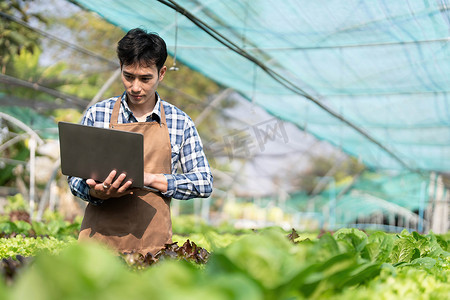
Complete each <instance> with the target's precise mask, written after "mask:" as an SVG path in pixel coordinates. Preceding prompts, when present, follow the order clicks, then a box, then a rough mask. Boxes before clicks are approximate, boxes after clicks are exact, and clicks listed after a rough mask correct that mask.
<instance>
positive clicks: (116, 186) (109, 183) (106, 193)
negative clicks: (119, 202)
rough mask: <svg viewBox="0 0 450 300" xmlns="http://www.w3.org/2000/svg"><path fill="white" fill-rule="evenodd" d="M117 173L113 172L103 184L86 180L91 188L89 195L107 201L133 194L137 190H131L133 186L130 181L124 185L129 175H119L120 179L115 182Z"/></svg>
mask: <svg viewBox="0 0 450 300" xmlns="http://www.w3.org/2000/svg"><path fill="white" fill-rule="evenodd" d="M116 173H117V171H115V170H113V171H111V173H109V175H108V177H107V178H106V179H105V181H104V182H101V183H98V182H97V181H95V180H94V179H88V180H86V183H87V185H88V186H89V194H90V195H91V196H92V197H95V198H98V199H102V200H106V199H109V198H117V197H121V196H124V195H128V194H131V193H133V191H134V190H136V189H129V188H130V187H131V184H132V182H131V181H130V180H128V181H127V182H125V183H124V184H122V182H123V181H124V179H125V178H126V177H127V175H126V174H124V173H122V174H120V175H119V177H117V179H116V180H114V177H115V176H116ZM113 180H114V182H113Z"/></svg>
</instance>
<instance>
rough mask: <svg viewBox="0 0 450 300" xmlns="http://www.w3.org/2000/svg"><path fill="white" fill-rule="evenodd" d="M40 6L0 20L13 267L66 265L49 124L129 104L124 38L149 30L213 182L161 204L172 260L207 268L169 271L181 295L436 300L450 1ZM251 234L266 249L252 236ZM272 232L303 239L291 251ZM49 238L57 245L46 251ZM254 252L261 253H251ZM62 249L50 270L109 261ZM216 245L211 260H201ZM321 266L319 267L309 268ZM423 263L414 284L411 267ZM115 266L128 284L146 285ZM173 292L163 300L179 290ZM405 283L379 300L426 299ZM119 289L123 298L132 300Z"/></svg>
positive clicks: (1, 158)
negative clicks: (47, 254) (120, 48)
mask: <svg viewBox="0 0 450 300" xmlns="http://www.w3.org/2000/svg"><path fill="white" fill-rule="evenodd" d="M36 2H37V3H31V4H30V3H27V1H20V0H13V1H11V3H9V4H7V3H5V4H4V5H3V4H2V5H3V6H1V11H0V19H1V20H2V24H0V28H1V31H4V37H3V36H2V39H3V41H1V42H0V51H1V52H0V68H1V72H0V150H1V151H0V153H1V154H0V170H1V171H0V208H1V209H0V214H1V215H2V218H3V219H4V220H3V219H2V222H0V227H1V228H2V232H3V233H2V236H0V238H5V239H6V240H8V238H10V239H9V240H8V241H5V245H11V243H16V242H17V243H19V244H20V243H21V240H20V238H19V241H16V240H13V239H15V238H17V236H19V235H23V236H24V237H23V238H25V239H27V238H29V237H30V236H31V237H33V238H35V239H34V240H33V241H32V242H30V243H31V244H29V245H31V246H29V248H26V247H25V248H24V250H23V251H24V252H23V253H19V254H20V255H23V256H35V255H36V253H37V252H34V249H37V248H47V247H48V248H49V250H50V251H53V252H59V251H60V249H63V248H65V247H66V246H64V245H66V243H67V244H72V243H73V242H74V240H75V239H76V237H77V235H78V233H79V230H80V226H81V219H82V217H83V213H84V211H85V208H86V201H82V200H81V199H80V198H79V197H76V196H74V195H73V194H72V193H71V191H70V189H69V187H68V183H67V177H66V176H65V175H64V174H62V173H61V161H60V153H59V136H58V122H61V121H63V122H71V123H79V122H80V121H81V119H82V116H83V114H84V113H85V112H86V110H87V109H88V108H89V107H91V106H92V105H94V104H95V103H98V102H99V101H101V100H103V99H107V98H109V97H112V96H115V95H119V94H120V93H122V92H123V86H121V85H120V83H121V82H120V77H121V76H122V75H123V74H122V67H121V66H120V65H119V61H118V60H117V54H116V45H117V41H118V40H119V39H120V38H121V37H122V36H123V35H124V34H125V33H126V32H128V31H129V30H131V29H133V28H141V29H144V30H145V31H147V32H153V33H156V34H157V35H159V36H160V37H161V38H162V39H163V40H164V41H165V42H166V45H167V51H168V54H169V58H168V60H167V61H166V66H167V72H166V75H165V79H164V81H163V82H161V83H160V86H159V87H158V93H159V94H160V95H161V97H162V98H163V99H164V100H166V101H168V102H170V103H172V104H174V105H175V106H177V107H180V108H181V109H182V110H183V111H186V112H187V113H188V114H189V116H190V118H192V121H193V123H195V126H196V128H197V129H198V133H199V135H200V137H201V139H202V143H203V149H204V151H205V154H206V157H207V158H208V161H209V164H210V166H211V170H212V175H213V177H214V189H213V192H212V194H211V195H210V196H209V197H207V198H206V199H192V200H189V201H178V200H176V199H174V200H172V202H171V204H170V213H171V215H172V221H173V233H174V241H177V242H179V243H180V244H182V241H184V240H186V237H188V238H189V239H188V240H187V242H186V243H185V244H184V245H183V247H180V248H176V247H178V246H176V247H175V248H176V249H175V248H174V246H173V245H172V248H170V249H169V248H166V249H165V252H164V253H165V254H167V255H168V256H170V255H172V256H176V255H180V254H173V253H176V251H184V252H183V253H184V254H183V255H185V256H184V258H183V259H186V257H187V256H186V255H187V254H186V253H187V252H189V251H193V253H195V255H194V254H192V255H190V256H189V259H190V260H195V262H196V263H199V264H203V263H205V264H206V267H205V269H206V272H205V273H200V272H197V271H198V269H195V271H193V269H190V268H189V267H186V268H185V269H176V270H177V271H179V272H180V274H185V275H186V277H189V276H192V278H195V280H197V282H196V283H194V281H189V283H187V281H185V282H184V283H186V286H190V287H191V291H192V292H193V294H192V295H195V296H197V297H199V298H200V299H202V297H210V298H209V299H216V298H217V299H238V298H239V297H242V298H244V297H246V299H248V298H250V299H277V293H278V292H279V293H280V294H279V295H282V298H280V299H305V298H311V299H323V298H326V299H328V298H333V299H340V298H342V299H345V298H346V297H354V298H357V299H366V296H367V295H368V294H369V293H371V291H372V293H373V291H374V290H378V289H384V288H385V287H386V286H388V285H389V279H388V278H390V277H391V276H392V278H393V277H395V276H396V275H398V277H396V278H397V279H396V280H398V282H401V281H402V280H404V281H405V282H408V283H411V282H409V281H407V280H409V279H408V278H414V279H413V280H414V282H422V284H423V286H421V287H419V288H418V289H421V291H422V292H423V291H426V296H424V298H423V299H430V298H431V299H433V297H434V296H435V295H434V294H433V292H431V289H428V288H427V287H426V284H428V283H424V281H423V278H424V277H423V276H425V275H424V274H425V273H426V272H428V273H427V274H432V275H433V276H432V279H430V280H431V281H432V283H429V284H430V286H431V285H435V286H436V295H437V296H442V295H444V294H445V293H446V292H448V291H449V290H450V287H449V286H448V280H445V279H443V278H444V277H446V275H445V274H447V273H448V260H449V257H450V254H449V252H448V251H450V248H449V247H450V240H449V239H448V232H449V229H450V210H449V208H450V191H449V189H450V94H449V93H450V45H449V38H450V1H447V0H436V1H416V0H407V1H388V0H376V1H366V0H349V1H337V0H329V1H306V0H286V1H273V0H255V1H250V0H227V1H219V0H181V1H173V0H152V1H142V0H127V1H124V0H115V1H106V0H89V1H85V0H52V1H50V2H49V3H44V2H45V1H36ZM103 186H104V185H103ZM18 208H20V209H19V210H18ZM56 220H58V221H56ZM52 222H53V223H52ZM58 222H59V223H58ZM51 224H53V225H51ZM52 226H53V227H52ZM258 230H260V231H261V232H262V233H261V236H257V237H249V238H248V239H246V238H247V235H249V233H251V232H258ZM277 230H280V231H284V232H288V233H290V235H289V236H290V238H291V239H292V241H294V243H296V245H297V244H298V243H299V241H303V242H304V243H302V242H300V244H301V245H300V246H299V247H298V248H295V250H293V249H292V248H291V247H292V245H287V244H285V243H284V240H283V241H280V239H279V237H278V236H277V234H278V233H277ZM229 232H232V234H230V235H228V234H229ZM297 233H298V234H299V236H298V235H297V236H296V234H297ZM372 233H373V234H372ZM241 235H242V236H245V238H243V239H242V241H241V240H240V239H239V236H241ZM40 236H41V237H46V238H47V237H50V238H52V239H53V238H54V240H51V242H45V243H42V244H41V241H39V238H40ZM299 237H300V238H299ZM67 238H68V240H67ZM189 240H190V241H191V242H192V241H195V242H196V244H195V243H193V245H191V244H190V243H189ZM237 241H239V242H237ZM305 241H306V242H305ZM27 243H28V241H27ZM257 243H261V247H265V249H267V252H265V253H263V251H264V250H261V249H260V250H258V249H256V250H255V249H253V247H254V245H255V244H257ZM272 243H279V245H280V248H279V249H278V250H277V249H276V247H274V246H273V245H272ZM405 245H407V246H405ZM197 246H198V247H199V248H197ZM297 246H298V245H297ZM8 247H10V248H14V247H15V248H20V247H22V246H15V244H14V245H13V246H8ZM202 247H203V248H202ZM353 247H354V248H353ZM426 247H428V248H426ZM425 248H426V249H425ZM5 249H6V250H5V251H4V252H3V253H2V258H5V262H4V266H3V269H2V271H3V270H6V267H5V266H6V264H8V268H10V269H11V268H12V269H14V268H13V267H11V266H12V265H14V263H11V262H8V263H7V262H6V258H7V257H9V256H13V255H15V254H17V253H13V252H11V253H9V252H8V251H9V250H8V249H9V248H5ZM30 249H31V250H30ZM186 249H189V250H186ZM193 249H194V250H193ZM205 249H206V250H205ZM299 249H301V250H299ZM424 249H425V250H424ZM430 249H431V250H430ZM432 249H434V250H432ZM436 249H438V250H436ZM0 250H1V249H0ZM68 251H69V252H65V253H66V254H63V255H62V256H61V257H59V256H58V259H61V261H59V263H60V264H61V265H64V264H70V263H71V262H70V259H68V257H70V255H74V256H75V255H79V253H82V251H86V252H85V255H91V254H92V253H94V254H95V253H97V254H96V255H98V256H101V255H102V254H101V250H98V249H95V248H92V249H87V248H86V249H81V250H73V249H72V250H70V249H69V250H68ZM70 251H73V252H70ZM77 251H79V252H77ZM89 251H91V252H92V253H90V252H89ZM96 251H98V252H96ZM208 251H211V260H212V261H213V263H209V262H208V263H206V261H207V260H208V258H209V256H208V255H209V254H210V253H209V252H208ZM240 251H243V252H242V253H249V254H248V255H251V256H253V255H255V256H258V255H260V256H258V259H261V261H263V260H265V259H267V260H268V261H272V259H273V257H272V255H274V256H276V257H277V262H276V263H274V265H273V266H272V267H274V266H275V265H276V264H278V265H277V267H276V268H278V267H279V268H280V269H277V270H271V269H270V268H271V266H270V264H269V263H268V264H266V265H264V263H265V262H267V261H264V263H263V262H261V261H260V262H261V264H263V265H264V266H262V265H260V267H261V266H262V269H263V271H266V273H264V272H263V273H264V274H266V275H267V278H271V279H267V278H260V277H258V276H262V275H261V274H262V273H261V274H257V273H254V272H253V271H254V270H253V269H252V268H253V267H254V266H257V263H256V262H255V264H254V265H253V266H251V263H252V262H250V261H249V262H248V264H249V265H248V266H247V267H248V268H249V269H252V270H253V271H248V270H247V271H245V270H246V269H245V268H246V267H242V266H243V265H246V263H247V262H246V261H245V259H243V258H241V257H240V255H239V253H241V252H240ZM245 251H248V252H245ZM258 251H260V252H258ZM284 251H285V252H284ZM88 252H89V253H88ZM316 252H317V253H323V254H324V257H326V259H325V258H324V260H321V259H320V258H317V261H315V260H314V259H315V258H314V259H310V260H309V261H308V257H310V256H308V255H313V254H314V253H316ZM8 253H9V254H8ZM70 253H71V254H70ZM77 253H78V254H77ZM178 253H180V252H178ZM206 253H207V254H208V255H206ZM215 253H217V254H216V256H215ZM250 253H251V254H250ZM274 253H276V254H274ZM287 253H289V255H288V254H287ZM349 253H353V254H355V253H356V256H357V257H353V256H350V255H349ZM94 254H92V255H94ZM290 254H292V256H290ZM64 255H66V258H64ZM122 255H123V253H122ZM346 255H348V256H346ZM269 256H270V257H271V258H270V259H269V258H268V257H269ZM338 256H339V258H338ZM64 259H66V261H64ZM139 259H142V260H141V261H139ZM139 259H136V257H131V256H126V257H125V260H126V261H127V263H128V264H133V267H135V268H137V269H142V268H144V265H145V267H147V266H146V264H149V262H151V263H153V262H157V261H158V257H157V258H156V259H155V257H153V256H152V257H151V258H149V257H147V256H145V257H140V258H139ZM327 259H329V260H327ZM333 259H334V260H333ZM161 260H163V259H161ZM295 260H301V261H302V262H303V263H304V264H307V263H311V265H308V268H309V269H308V270H309V271H308V270H307V269H301V268H296V267H292V268H290V267H289V266H291V264H292V265H294V264H295V263H294V261H295ZM130 261H132V263H130ZM338 261H339V262H341V263H342V264H343V265H344V264H346V265H348V266H349V267H348V268H344V267H342V268H343V269H342V270H341V271H342V272H343V273H345V274H347V275H348V276H349V277H345V278H346V279H345V280H344V279H339V280H338V279H337V278H338V277H339V276H338V275H339V271H336V272H337V273H336V274H334V273H333V274H334V275H333V274H331V273H332V272H331V271H330V272H331V273H330V274H331V275H329V277H327V276H328V275H326V274H325V273H326V272H325V271H324V270H325V269H326V270H331V269H327V268H328V267H329V266H333V264H334V263H336V268H341V267H338V266H337V264H338V263H337V262H338ZM136 262H137V263H138V264H139V265H138V266H137V267H136V265H135V264H136ZM101 263H104V264H108V263H109V262H107V259H105V261H103V262H101ZM151 263H150V264H151ZM46 264H47V265H46ZM227 264H228V265H227ZM386 264H389V265H390V266H391V267H392V268H391V269H388V268H387V267H386ZM37 265H38V268H37V271H35V273H34V275H33V274H32V273H28V274H30V275H29V277H23V278H25V279H22V281H20V282H19V283H18V285H19V286H20V285H26V284H31V282H32V278H33V276H39V273H38V272H39V268H41V269H42V270H44V269H45V268H46V266H49V265H51V261H50V260H48V261H45V259H43V260H41V261H38V262H37ZM282 266H284V267H282ZM171 267H173V268H174V269H173V270H175V268H178V267H175V265H173V266H170V265H167V266H164V267H163V268H166V269H163V272H165V273H164V274H165V275H164V276H166V277H167V278H170V276H169V274H171V272H172V271H173V270H172V271H171V269H170V268H171ZM416 267H417V268H418V269H420V270H421V271H417V270H416V269H414V271H411V273H410V274H409V273H408V272H409V271H405V272H403V271H404V270H406V269H408V268H410V269H413V268H416ZM83 268H87V269H86V270H88V269H89V266H87V265H86V266H83V265H80V268H79V270H78V271H79V272H80V274H84V273H83V272H87V271H86V270H84V269H83ZM118 268H119V267H118ZM274 268H275V267H274ZM282 268H285V269H286V270H288V271H286V272H284V273H283V272H282V271H280V270H281V269H282ZM305 268H306V267H305ZM330 268H331V267H330ZM8 270H9V269H8ZM117 270H119V269H117ZM400 270H401V271H400ZM423 270H425V271H424V272H425V273H423V274H422V273H421V272H422V271H423ZM78 271H77V272H78ZM117 272H118V273H117V274H122V275H123V276H124V278H126V279H125V281H127V282H133V281H136V282H140V281H139V280H141V279H139V280H138V279H136V278H135V277H133V276H134V275H130V276H129V274H128V273H127V274H125V273H120V272H123V270H119V271H117ZM150 272H153V273H156V271H153V270H152V271H150ZM210 272H212V273H210ZM214 272H217V274H220V276H223V277H224V278H226V281H227V283H226V284H223V283H220V282H219V280H218V281H217V282H216V281H214V283H213V286H214V288H210V289H211V290H209V289H208V290H206V291H204V294H202V293H203V292H202V291H201V285H202V283H206V282H207V277H208V274H209V275H211V274H214ZM277 272H279V273H277ZM308 272H310V273H308ZM3 273H4V274H6V273H7V272H6V271H3ZM13 273H14V272H13ZM343 273H342V274H343ZM148 274H150V273H148ZM148 274H147V275H148ZM187 274H190V275H187ZM230 274H233V276H234V275H236V274H237V275H236V276H238V277H232V276H231V275H230ZM269 274H278V275H279V277H276V276H278V275H276V276H275V275H273V278H272V277H271V276H269ZM327 274H328V273H327ZM408 274H409V275H411V276H409V275H408ZM147 275H146V276H147ZM291 275H292V276H291ZM347 275H346V276H347ZM5 276H6V275H5ZM27 276H28V275H27ZM80 276H84V275H80ZM148 276H151V275H148ZM164 276H163V277H161V278H166V277H164ZM180 276H181V275H180ZM275 277H276V278H275ZM148 278H153V277H148ZM167 278H166V279H167ZM232 278H242V281H240V283H239V284H241V285H242V289H247V290H248V291H249V292H248V295H244V294H242V293H241V292H240V291H238V288H237V287H236V290H232V289H231V287H232V286H233V282H234V280H236V282H238V280H237V279H232ZM249 278H250V279H249ZM317 278H320V279H317ZM374 278H376V279H374ZM55 280H57V279H55ZM114 280H116V279H114V278H113V277H111V282H114ZM169 281H170V280H169ZM111 282H109V284H112V283H111ZM396 282H397V281H396ZM405 282H403V283H405ZM60 283H61V285H63V284H64V282H63V279H61V281H60ZM42 284H43V283H42ZM170 284H174V282H170ZM170 284H169V286H170ZM396 284H397V283H396ZM396 284H395V285H396ZM7 285H8V283H7ZM7 285H6V286H7ZM80 285H82V284H81V283H80ZM400 285H401V284H400V283H398V286H400ZM157 286H158V285H157V284H154V287H149V286H146V287H145V288H144V287H143V288H142V289H140V290H139V291H150V290H151V289H152V288H156V287H157ZM356 286H358V287H359V286H362V287H363V289H364V291H362V290H359V289H356V288H355V287H356ZM177 288H178V286H177V285H176V284H175V285H174V288H173V291H170V292H169V291H165V290H164V291H162V292H161V294H155V295H157V296H156V298H157V299H159V298H161V299H162V298H164V297H168V298H170V297H179V296H180V294H182V293H183V292H185V291H186V290H184V289H181V288H180V290H179V291H182V292H180V293H177V291H178V290H177ZM216 288H217V289H216ZM327 288H330V289H329V290H327ZM416 288H417V287H416ZM1 289H2V285H0V290H1ZM98 289H100V288H98ZM414 289H415V288H413V287H410V288H409V289H407V288H405V291H404V293H403V292H402V291H401V290H400V288H399V289H398V290H397V288H392V286H389V288H386V291H387V292H386V293H385V294H383V297H384V298H383V299H396V298H399V297H407V298H408V296H411V295H414V297H412V299H422V298H421V297H420V293H419V294H417V293H418V291H416V290H414ZM125 290H126V289H125ZM126 291H127V292H126V293H125V292H124V293H123V295H122V294H120V293H119V294H117V295H116V296H115V297H116V298H118V297H119V295H122V296H123V297H127V296H129V295H132V291H128V290H126ZM152 291H153V290H152ZM179 291H178V292H179ZM128 292H129V293H128ZM172 292H173V293H172ZM391 292H392V293H393V294H392V295H391V294H389V293H391ZM136 293H137V292H136ZM227 293H228V294H227ZM261 293H263V294H264V295H265V296H264V297H263V296H262V295H261ZM402 293H403V294H402ZM224 294H227V295H232V296H230V297H229V298H227V297H223V298H221V297H222V296H223V295H224ZM374 294H375V293H374ZM2 295H3V294H2V292H1V291H0V298H1V296H2ZM5 295H6V294H5ZM9 295H11V296H12V298H14V297H15V298H14V299H19V298H21V297H27V296H29V295H27V294H26V293H25V292H24V293H20V292H11V294H8V296H9ZM55 295H56V294H55ZM59 295H60V296H61V295H65V296H66V295H68V294H64V292H63V291H61V293H60V294H59ZM78 295H79V294H78ZM99 295H100V294H99ZM206 295H208V296H206ZM418 295H419V296H418ZM102 296H104V295H103V294H102ZM238 296H239V297H238ZM391 296H393V298H390V297H391ZM55 297H56V296H55ZM111 297H112V296H111ZM211 297H212V298H211ZM100 298H101V296H100ZM137 298H139V296H137ZM55 299H56V298H55ZM112 299H115V298H114V297H113V298H112Z"/></svg>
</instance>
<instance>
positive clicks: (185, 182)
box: [68, 93, 213, 204]
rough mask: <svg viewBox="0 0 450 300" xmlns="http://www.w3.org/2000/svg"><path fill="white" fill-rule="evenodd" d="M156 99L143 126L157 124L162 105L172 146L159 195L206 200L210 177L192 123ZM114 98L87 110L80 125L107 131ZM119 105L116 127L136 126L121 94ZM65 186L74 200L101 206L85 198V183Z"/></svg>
mask: <svg viewBox="0 0 450 300" xmlns="http://www.w3.org/2000/svg"><path fill="white" fill-rule="evenodd" d="M156 95H157V101H156V105H155V108H154V109H153V111H152V113H151V114H150V115H149V116H148V117H147V120H146V122H152V121H156V122H160V116H161V111H160V101H162V104H163V107H164V112H165V114H166V122H167V128H168V130H169V136H170V144H171V146H172V174H164V176H165V177H166V179H167V182H168V186H167V192H165V193H162V194H163V195H164V196H166V197H172V198H175V199H180V200H187V199H192V198H196V197H201V198H206V197H209V195H210V194H211V192H212V183H213V177H212V174H211V169H210V167H209V164H208V161H207V160H206V156H205V154H204V152H203V145H202V142H201V140H200V137H199V135H198V133H197V129H196V128H195V125H194V122H193V121H192V119H191V118H190V117H189V116H188V115H187V114H186V113H184V112H183V111H182V110H180V109H179V108H177V107H175V106H174V105H172V104H170V103H167V102H165V101H163V100H162V99H161V98H160V97H159V95H158V94H156ZM117 98H118V97H113V98H110V99H106V100H103V101H101V102H98V103H96V104H95V105H93V106H91V107H90V108H89V109H88V110H87V111H86V114H85V115H84V117H83V120H82V121H81V123H82V124H84V125H89V126H95V127H103V128H109V122H110V119H111V114H112V110H113V107H114V103H115V100H116V99H117ZM121 101H122V103H121V107H120V111H119V118H118V120H117V123H119V124H123V123H132V122H137V119H136V118H135V117H134V115H133V113H132V112H131V110H130V109H129V107H128V104H127V101H126V93H123V94H122V96H121ZM178 163H179V165H180V166H181V171H182V174H177V169H178ZM68 182H69V187H70V190H71V191H72V193H73V194H74V195H75V196H77V197H80V198H81V199H83V200H85V201H89V202H91V203H93V204H101V202H102V200H99V199H95V198H93V197H91V196H90V195H89V186H88V185H87V184H86V180H85V179H81V178H78V177H71V176H69V177H68Z"/></svg>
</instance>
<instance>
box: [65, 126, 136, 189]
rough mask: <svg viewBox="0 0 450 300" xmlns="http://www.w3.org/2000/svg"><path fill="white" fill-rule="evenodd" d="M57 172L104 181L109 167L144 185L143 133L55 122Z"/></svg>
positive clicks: (118, 173)
mask: <svg viewBox="0 0 450 300" xmlns="http://www.w3.org/2000/svg"><path fill="white" fill-rule="evenodd" d="M58 129H59V144H60V155H61V172H62V173H63V174H64V175H68V176H75V177H80V178H84V179H88V178H92V179H94V180H97V181H104V180H105V179H106V177H107V176H108V175H109V173H110V172H111V171H112V170H116V171H117V176H119V175H120V174H121V173H126V174H127V177H126V179H125V180H124V181H123V182H126V181H127V180H132V181H133V185H132V186H133V187H139V188H141V187H143V185H144V182H143V181H144V136H143V135H142V134H140V133H135V132H128V131H121V130H116V129H109V128H98V127H93V126H86V125H81V124H74V123H68V122H59V123H58ZM117 176H116V178H117Z"/></svg>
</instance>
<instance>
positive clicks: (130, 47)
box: [117, 28, 167, 72]
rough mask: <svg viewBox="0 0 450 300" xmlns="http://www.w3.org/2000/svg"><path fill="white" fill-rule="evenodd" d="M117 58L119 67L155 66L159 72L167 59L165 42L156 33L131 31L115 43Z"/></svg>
mask: <svg viewBox="0 0 450 300" xmlns="http://www.w3.org/2000/svg"><path fill="white" fill-rule="evenodd" d="M117 56H118V57H119V61H120V66H121V67H122V66H124V65H125V66H130V65H134V64H136V63H138V64H140V65H143V66H146V67H148V66H150V65H152V64H155V65H156V68H157V69H158V72H159V71H160V70H161V68H162V67H163V66H164V63H165V62H166V59H167V47H166V42H164V40H163V39H162V38H161V37H160V36H159V35H158V34H156V33H147V32H146V31H145V30H143V29H141V28H135V29H131V30H130V31H128V33H127V34H126V35H125V36H124V37H123V38H122V39H121V40H120V41H119V42H118V43H117Z"/></svg>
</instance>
